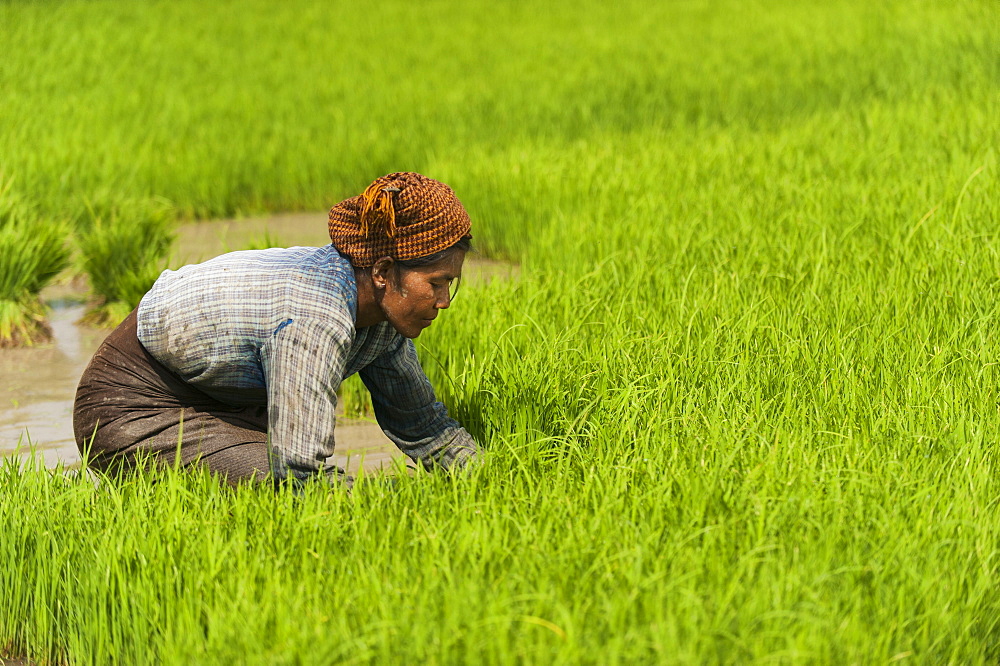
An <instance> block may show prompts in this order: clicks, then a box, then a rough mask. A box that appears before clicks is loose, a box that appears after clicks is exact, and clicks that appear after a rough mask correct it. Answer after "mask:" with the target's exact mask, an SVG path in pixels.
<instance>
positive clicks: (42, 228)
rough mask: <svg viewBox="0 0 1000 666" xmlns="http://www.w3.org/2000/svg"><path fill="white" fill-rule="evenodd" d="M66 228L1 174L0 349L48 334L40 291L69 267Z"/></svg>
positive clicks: (42, 338) (27, 343) (33, 340)
mask: <svg viewBox="0 0 1000 666" xmlns="http://www.w3.org/2000/svg"><path fill="white" fill-rule="evenodd" d="M65 240H66V235H65V232H64V231H63V230H62V229H61V228H60V227H59V226H58V225H57V224H55V223H52V222H48V221H44V220H40V219H38V218H37V217H36V216H35V214H34V212H33V211H32V210H31V208H30V207H29V206H28V205H27V204H26V203H25V202H23V201H22V200H20V199H18V198H17V196H16V195H15V194H14V193H13V192H12V182H11V181H9V180H8V181H6V182H4V181H3V180H2V179H0V348H2V347H12V346H18V345H31V344H34V343H37V342H41V341H44V340H46V339H48V337H49V335H50V333H49V330H48V327H47V325H46V324H45V308H44V306H43V304H42V301H41V299H40V297H39V294H40V292H41V290H42V289H43V288H44V287H45V286H46V285H47V284H48V283H49V282H51V281H52V279H53V278H54V277H55V276H56V275H57V274H58V273H59V272H60V271H61V270H62V269H63V268H64V267H65V266H66V264H67V262H68V257H69V250H68V248H67V247H66V242H65Z"/></svg>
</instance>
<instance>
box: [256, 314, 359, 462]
mask: <svg viewBox="0 0 1000 666" xmlns="http://www.w3.org/2000/svg"><path fill="white" fill-rule="evenodd" d="M350 345H351V339H350V333H349V332H348V331H343V330H338V329H337V328H336V327H333V326H331V325H329V324H325V323H323V322H317V321H310V320H289V321H288V322H285V323H284V324H282V325H280V326H279V327H278V328H277V329H276V330H275V331H274V333H273V334H272V335H271V338H270V340H268V342H267V344H265V345H264V346H263V347H262V348H261V365H262V367H263V370H264V381H265V384H266V386H267V405H268V434H269V436H270V437H269V439H270V459H271V474H272V475H273V476H274V477H275V479H277V480H279V481H281V480H284V479H287V478H293V479H296V480H299V481H304V480H305V479H307V478H309V477H310V476H313V475H315V474H316V473H317V472H324V473H333V474H338V475H339V473H340V471H339V470H338V469H337V468H333V469H324V465H325V463H326V459H327V458H328V457H330V456H331V455H333V448H334V428H335V427H336V424H337V387H338V386H340V381H341V378H342V377H343V374H344V363H345V359H346V358H347V356H348V353H349V351H350Z"/></svg>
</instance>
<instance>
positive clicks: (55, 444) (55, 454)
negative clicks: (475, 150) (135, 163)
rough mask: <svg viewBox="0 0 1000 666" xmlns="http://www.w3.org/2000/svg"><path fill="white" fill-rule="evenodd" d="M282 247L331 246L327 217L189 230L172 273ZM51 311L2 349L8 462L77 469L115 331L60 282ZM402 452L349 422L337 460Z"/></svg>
mask: <svg viewBox="0 0 1000 666" xmlns="http://www.w3.org/2000/svg"><path fill="white" fill-rule="evenodd" d="M265 238H266V239H268V240H270V241H273V242H274V244H275V245H276V246H280V247H289V246H294V245H302V246H312V245H316V246H318V245H325V244H326V243H327V242H329V238H328V237H327V232H326V213H325V212H321V213H295V214H288V215H277V216H273V217H267V218H253V219H244V220H224V221H219V222H200V223H191V224H185V225H181V226H180V227H179V229H178V237H177V243H176V245H175V251H174V254H173V259H172V260H171V261H170V266H171V268H177V267H179V266H183V265H185V264H189V263H196V262H200V261H204V260H206V259H209V258H211V257H214V256H216V255H219V254H222V253H224V252H228V251H232V250H239V249H242V248H245V247H247V246H248V245H250V244H258V245H259V244H260V243H261V242H262V241H263V240H264V239H265ZM510 270H511V269H510V267H509V266H507V265H505V264H502V263H499V262H492V261H489V260H470V261H469V262H467V265H466V271H465V272H466V274H467V276H468V277H467V279H468V280H470V281H473V282H475V281H479V280H484V279H489V278H490V277H492V276H496V275H506V274H509V271H510ZM44 297H45V301H46V303H47V305H48V306H49V308H50V316H49V322H50V324H51V326H52V337H53V340H52V342H51V343H49V344H46V345H42V346H37V347H32V348H26V349H11V350H0V457H2V456H9V455H14V454H17V455H22V456H23V455H26V453H27V450H28V449H29V447H31V446H33V447H35V449H36V451H37V453H38V454H39V455H40V456H42V457H43V458H44V460H45V463H46V465H48V466H54V465H56V464H58V463H62V464H64V465H74V464H77V463H78V462H79V452H78V451H77V448H76V443H75V441H74V439H73V416H72V415H73V398H74V395H75V393H76V385H77V382H78V381H79V378H80V375H81V374H82V373H83V370H84V368H85V367H86V365H87V363H88V362H89V361H90V357H91V356H92V355H93V353H94V352H95V351H96V350H97V347H98V346H99V345H100V344H101V341H102V340H103V339H104V336H105V335H107V333H108V331H106V330H103V329H96V328H92V327H89V326H83V325H79V324H77V323H76V322H77V321H78V320H79V319H80V317H81V316H82V315H83V314H84V312H85V311H86V303H85V299H86V293H85V292H84V291H83V290H82V289H81V288H79V287H76V286H67V285H60V286H55V287H50V288H49V289H47V290H46V291H45V292H44ZM399 455H400V454H399V451H398V450H397V449H396V447H395V446H394V445H393V444H392V442H390V441H389V440H388V439H387V438H386V437H385V435H384V434H383V433H382V431H381V429H380V428H379V427H378V425H377V424H375V423H374V422H372V421H367V420H358V419H341V420H340V421H338V426H337V452H336V454H335V455H334V456H333V458H332V459H331V462H333V463H335V464H337V465H339V466H341V467H344V468H345V469H347V471H348V473H351V474H354V473H356V472H357V470H358V468H359V467H360V466H362V464H363V466H364V467H365V469H367V470H373V469H378V468H380V467H384V466H386V465H389V464H391V462H392V460H393V459H394V458H396V457H397V456H399Z"/></svg>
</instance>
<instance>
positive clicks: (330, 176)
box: [0, 0, 1000, 663]
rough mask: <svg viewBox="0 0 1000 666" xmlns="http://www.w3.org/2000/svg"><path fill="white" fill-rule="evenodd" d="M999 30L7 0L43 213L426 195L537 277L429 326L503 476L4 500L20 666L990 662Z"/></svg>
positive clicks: (627, 7)
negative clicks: (394, 182) (88, 665)
mask: <svg viewBox="0 0 1000 666" xmlns="http://www.w3.org/2000/svg"><path fill="white" fill-rule="evenodd" d="M997 12H998V9H997V5H996V3H994V2H990V1H988V0H984V1H980V2H977V1H970V2H959V3H946V2H916V1H914V2H889V3H871V2H868V3H865V2H851V1H844V2H838V3H819V2H794V3H793V2H782V1H778V0H775V1H774V2H766V3H765V2H739V3H737V2H711V3H710V2H699V1H694V0H692V1H683V2H664V3H647V2H624V3H589V2H584V3H579V2H577V3H554V4H545V5H541V6H539V5H537V4H527V3H518V2H512V3H481V2H469V3H461V4H458V3H446V2H428V3H396V2H389V3H382V4H381V5H379V8H378V10H377V11H374V10H371V9H367V8H366V9H362V8H360V7H356V6H354V5H351V4H347V3H344V4H340V3H330V4H326V3H310V2H288V3H280V4H279V3H266V2H243V3H235V2H233V3H230V2H220V3H213V4H211V5H207V6H206V5H203V4H200V3H193V2H171V3H120V4H119V3H111V2H65V3H48V2H42V3H17V2H14V3H2V4H0V40H2V41H0V44H2V45H3V51H4V53H5V54H8V55H5V57H4V58H3V59H2V60H0V90H2V91H3V95H2V97H0V128H3V129H0V170H2V171H3V172H4V173H7V174H9V175H12V176H13V177H14V178H15V182H16V183H17V185H18V188H19V191H20V192H22V193H23V194H24V196H26V197H29V198H31V199H32V200H33V201H34V202H35V205H37V206H38V207H39V208H40V209H41V210H44V211H47V212H48V214H51V215H65V216H68V217H73V216H74V214H75V211H78V210H79V209H80V206H81V205H82V203H81V202H84V201H87V200H88V199H91V198H93V197H94V196H96V195H97V194H99V193H101V192H107V191H114V192H116V193H119V194H121V195H122V196H128V197H135V198H150V197H161V198H163V199H165V200H168V201H169V202H170V203H171V204H172V205H173V206H174V208H175V210H176V211H177V212H178V214H179V215H180V216H181V217H211V216H220V215H233V214H250V213H254V212H259V211H265V210H293V209H307V210H308V209H322V208H324V207H326V206H329V205H330V204H331V203H333V202H335V201H337V200H339V199H340V198H342V197H344V196H348V195H352V194H356V193H357V192H359V191H360V190H361V189H362V188H363V187H364V186H365V185H366V184H367V183H368V182H370V181H371V180H372V179H373V178H374V177H375V176H377V175H380V174H382V173H386V172H390V171H396V170H417V171H421V172H424V173H427V174H428V175H431V176H433V177H436V178H439V179H441V180H444V181H445V182H448V183H449V184H451V185H452V186H453V187H454V188H455V189H456V191H457V192H458V194H459V196H460V197H461V198H462V200H463V201H464V202H465V203H466V205H467V207H468V208H469V210H470V212H471V213H472V216H473V219H474V234H475V237H476V242H477V243H478V244H479V246H480V247H481V248H482V249H483V251H484V252H485V253H486V254H488V255H490V256H495V257H501V258H509V259H513V260H515V261H517V262H518V263H519V264H520V270H519V272H518V277H517V278H516V279H513V280H508V281H500V280H495V281H493V282H491V283H490V284H489V285H485V286H480V287H476V288H470V287H469V286H465V287H463V291H462V295H461V297H460V298H459V300H457V301H456V304H455V307H454V308H453V309H451V310H450V311H449V312H448V313H447V316H446V317H443V318H442V320H441V321H439V322H438V323H437V324H435V327H434V328H432V329H430V330H429V331H427V333H425V334H424V336H422V337H421V338H420V345H419V348H420V352H421V354H422V359H423V363H424V365H425V367H426V369H427V370H428V373H429V374H430V375H431V378H432V381H434V383H435V386H436V387H437V388H438V391H439V393H440V394H441V396H442V397H443V399H444V400H445V402H446V403H447V404H448V405H449V407H450V409H451V410H452V412H453V413H454V414H455V415H456V416H457V417H459V418H460V419H461V420H462V421H463V422H464V423H466V424H467V425H468V427H469V428H470V430H472V431H473V432H474V434H475V435H476V436H477V438H478V439H479V440H480V441H481V442H482V444H483V445H484V448H485V449H486V451H487V454H486V455H485V456H484V462H483V465H482V466H481V467H480V468H478V469H476V470H474V471H473V472H471V473H469V474H467V475H464V476H460V477H457V478H449V477H447V476H441V475H438V476H425V475H419V476H418V477H417V478H412V479H411V478H408V477H405V478H401V479H400V480H399V481H398V483H397V484H396V485H395V486H390V485H388V484H387V483H385V482H383V481H381V480H377V479H375V480H369V481H368V482H364V481H363V482H362V483H360V485H359V486H358V487H357V488H356V489H355V491H354V492H353V493H352V494H351V495H347V494H346V493H343V492H338V491H334V492H330V491H328V490H325V489H321V488H314V489H311V490H310V491H309V492H307V493H306V495H305V497H304V498H302V499H301V500H297V501H296V500H293V499H292V498H290V497H288V496H286V495H283V494H281V493H279V494H277V495H275V494H273V493H271V492H270V491H269V490H263V491H261V490H256V489H249V488H243V489H240V490H239V491H238V492H235V493H231V492H230V491H228V490H222V489H220V488H218V486H217V485H215V484H213V483H211V482H208V481H206V480H205V479H202V478H200V477H197V476H195V477H191V476H171V475H169V474H167V475H166V477H165V479H164V480H161V482H160V483H158V484H152V485H151V484H149V482H148V479H138V480H135V481H133V482H132V483H130V484H122V485H114V484H103V485H101V486H100V487H98V488H96V489H95V488H94V487H93V486H92V485H90V484H89V483H87V482H84V481H65V480H63V479H60V478H54V479H53V478H49V477H48V476H47V475H46V474H45V473H40V472H26V473H22V474H19V473H16V472H14V471H12V470H8V471H7V474H8V478H7V479H6V480H5V481H4V482H3V483H0V497H2V501H0V533H3V534H6V535H11V538H10V539H6V540H4V541H2V542H0V543H2V544H3V546H0V547H3V548H7V549H8V550H7V552H5V553H3V558H4V559H5V560H6V561H9V562H16V563H17V565H16V567H8V569H7V570H6V571H5V572H3V573H0V575H2V576H3V577H4V578H3V579H0V590H2V591H3V592H2V593H3V594H5V595H6V597H5V598H4V599H2V602H3V603H0V609H8V610H6V611H2V613H3V614H0V642H3V641H8V642H10V643H11V644H12V645H13V646H15V647H16V648H17V649H18V650H20V651H24V652H27V653H30V654H32V655H34V656H37V657H45V656H49V657H52V656H57V655H61V654H62V655H68V656H69V658H70V659H72V660H74V661H80V662H94V663H101V662H107V661H108V660H109V659H118V660H120V661H127V662H135V663H143V662H177V663H184V662H190V661H200V662H204V661H216V662H227V661H246V662H250V663H253V662H260V663H330V662H331V661H333V660H343V661H358V662H364V661H381V662H385V661H400V660H422V661H430V662H438V663H455V662H470V661H493V662H512V661H528V662H544V663H550V662H554V663H579V662H598V663H616V662H620V663H625V662H628V663H631V662H635V661H646V662H658V663H664V662H666V663H671V662H678V663H748V662H758V661H759V662H764V661H769V662H770V661H777V662H800V661H804V662H813V661H819V662H829V663H847V662H864V663H870V662H884V661H889V660H892V659H911V660H916V661H920V662H923V663H941V662H948V661H952V662H956V663H959V662H960V663H984V662H985V663H988V662H995V661H996V659H997V657H998V641H1000V630H998V626H997V623H998V620H1000V607H998V603H997V599H996V595H995V594H994V593H993V589H994V588H995V581H996V578H997V556H998V552H1000V550H998V543H1000V541H998V526H1000V524H998V521H997V518H996V515H995V514H996V511H997V497H998V490H1000V487H998V482H997V480H996V479H997V478H998V471H1000V470H998V469H997V462H996V454H995V450H994V449H995V443H996V441H997V439H998V427H997V421H998V418H997V417H998V408H997V405H998V392H997V380H998V371H997V358H998V351H1000V350H998V343H997V341H996V338H994V337H993V336H992V333H993V332H994V327H995V325H996V320H997V311H996V310H997V306H996V303H997V290H998V286H1000V256H998V249H1000V248H998V239H997V235H996V229H997V219H998V212H1000V179H998V176H997V147H998V146H1000V129H998V128H1000V125H998V123H997V122H996V118H998V117H1000V92H998V80H1000V69H998V63H1000V40H998V39H997V37H996V35H997V34H1000V31H998V29H997V27H998V14H997ZM26 507H31V509H30V510H26Z"/></svg>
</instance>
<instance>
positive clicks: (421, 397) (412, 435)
mask: <svg viewBox="0 0 1000 666" xmlns="http://www.w3.org/2000/svg"><path fill="white" fill-rule="evenodd" d="M358 374H360V375H361V380H362V381H363V382H364V384H365V386H367V387H368V391H369V392H370V393H371V396H372V406H373V407H374V408H375V418H376V419H378V423H379V425H380V426H382V429H383V430H384V431H385V434H386V436H387V437H389V439H391V440H392V441H393V442H394V443H395V444H396V446H398V447H399V450H400V451H402V452H403V453H405V454H406V455H407V456H409V457H410V458H411V459H412V460H414V461H417V462H420V463H421V464H422V465H423V466H424V467H426V468H431V467H434V466H438V467H443V468H445V469H449V468H452V467H462V466H464V465H466V464H468V463H469V462H470V461H472V460H473V459H474V458H475V457H476V456H477V455H478V447H477V446H476V442H475V441H474V440H473V439H472V436H471V435H470V434H469V433H468V432H466V430H465V428H463V427H462V426H460V425H459V424H458V422H456V421H455V420H454V419H451V418H449V417H448V410H447V409H445V406H444V405H443V404H441V403H440V402H438V401H437V400H436V399H435V397H434V390H433V389H432V388H431V383H430V381H429V380H428V379H427V375H425V374H424V370H423V368H422V367H421V366H420V361H419V360H418V359H417V351H416V348H415V347H414V346H413V341H412V340H408V339H406V338H404V337H403V336H397V341H396V344H394V345H393V346H391V347H390V348H389V349H388V350H387V351H385V352H384V353H383V354H382V355H381V356H379V357H378V358H377V359H375V361H374V362H373V363H371V364H370V365H368V366H367V367H365V368H363V369H362V370H361V371H360V372H359V373H358Z"/></svg>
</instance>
